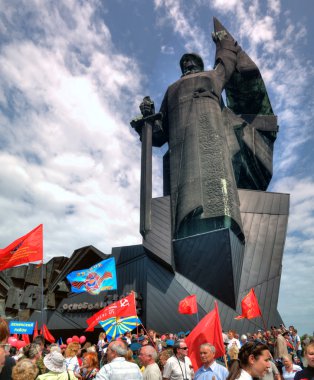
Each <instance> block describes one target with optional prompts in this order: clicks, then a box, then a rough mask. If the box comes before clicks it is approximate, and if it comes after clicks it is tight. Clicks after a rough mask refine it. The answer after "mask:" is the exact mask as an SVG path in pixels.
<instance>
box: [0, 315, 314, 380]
mask: <svg viewBox="0 0 314 380" xmlns="http://www.w3.org/2000/svg"><path fill="white" fill-rule="evenodd" d="M188 333H189V332H186V333H185V332H179V333H176V334H174V333H166V334H162V335H161V334H158V333H157V332H156V331H154V330H152V329H150V330H148V332H146V331H144V330H140V331H139V332H137V333H136V334H132V333H131V332H126V333H125V334H124V335H121V336H120V337H119V338H117V339H116V340H113V341H108V339H107V336H106V333H105V332H102V333H101V334H100V335H99V338H98V341H97V342H85V344H84V345H83V346H82V345H81V344H80V343H79V342H74V341H72V342H70V343H69V344H67V345H65V344H62V345H60V344H57V343H52V344H49V345H47V344H46V342H45V339H44V338H43V337H42V336H40V335H39V336H37V337H36V338H35V339H34V340H33V343H31V344H28V345H26V346H25V347H23V348H21V349H19V350H16V349H14V348H13V347H10V345H9V344H8V343H7V342H8V338H9V336H10V333H9V329H8V325H7V323H6V321H5V320H3V319H2V318H0V373H1V370H2V369H3V368H4V367H5V365H6V364H5V363H6V357H7V356H10V357H12V358H13V359H14V360H15V365H14V366H13V367H12V379H13V380H20V379H23V380H34V379H36V378H37V376H39V375H40V374H42V373H45V372H47V371H54V372H57V373H62V372H63V371H65V370H66V369H67V367H68V364H67V363H71V361H72V359H73V358H75V359H77V360H78V368H77V369H73V370H77V371H80V374H81V375H82V376H83V377H82V378H83V379H84V371H85V373H86V372H87V371H89V372H90V371H91V370H92V371H95V373H97V371H98V370H99V368H100V367H101V366H103V365H105V364H106V363H108V362H111V361H112V360H114V359H115V358H118V357H124V358H125V359H126V360H127V361H130V362H135V363H137V364H138V365H139V366H144V367H147V366H148V365H150V364H152V363H157V364H158V366H159V367H160V369H161V370H162V369H163V368H164V366H165V364H166V362H167V361H168V360H169V358H170V357H172V356H176V357H177V358H178V359H183V360H184V358H185V357H186V356H188V354H189V350H188V346H187V344H186V341H185V336H186V335H188ZM297 338H298V335H297V330H296V329H295V328H294V327H293V326H290V327H289V328H288V329H287V328H285V327H284V326H280V327H279V328H276V327H275V326H272V327H271V329H270V330H268V331H261V330H258V331H256V332H254V333H246V334H243V335H241V336H239V335H238V334H237V332H236V331H234V330H229V331H227V332H225V333H223V340H224V342H225V348H226V354H227V358H228V367H229V377H228V380H236V379H237V378H238V377H239V374H240V372H241V370H242V369H246V368H250V370H251V373H252V377H262V374H263V373H264V372H265V371H266V370H267V369H268V368H269V366H270V364H269V363H270V360H274V362H275V363H276V364H278V363H279V362H280V364H281V365H282V366H283V367H286V368H289V366H291V365H292V364H293V363H295V362H296V361H297V360H298V359H299V358H298V354H299V353H298V347H297V346H295V342H298V339H297ZM278 340H281V342H284V343H285V344H286V346H287V354H281V356H280V357H276V344H277V342H278ZM289 347H290V349H289V350H288V348H289ZM300 347H301V349H302V350H303V353H302V355H304V357H305V358H306V360H307V362H308V365H309V366H310V367H313V368H314V340H311V339H310V338H307V340H305V342H304V345H303V346H300ZM215 353H216V349H215V346H214V345H213V344H212V343H210V342H206V343H203V344H201V345H200V347H199V357H200V361H201V363H203V364H204V365H205V364H207V365H210V364H211V363H213V361H214V360H215Z"/></svg>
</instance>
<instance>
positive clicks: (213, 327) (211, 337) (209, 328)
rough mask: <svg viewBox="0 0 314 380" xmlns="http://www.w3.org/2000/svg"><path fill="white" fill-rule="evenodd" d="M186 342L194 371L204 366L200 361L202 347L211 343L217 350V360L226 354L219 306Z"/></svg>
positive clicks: (205, 318)
mask: <svg viewBox="0 0 314 380" xmlns="http://www.w3.org/2000/svg"><path fill="white" fill-rule="evenodd" d="M185 342H186V344H187V346H188V348H189V357H190V359H191V361H192V364H193V368H194V370H197V369H198V368H199V367H201V366H202V362H201V359H200V345H201V344H203V343H211V344H212V345H214V346H215V348H216V353H215V358H219V357H220V356H223V355H224V354H225V346H224V342H223V339H222V329H221V324H220V318H219V310H218V304H217V302H216V301H215V308H214V310H212V311H211V312H209V313H208V314H207V315H205V317H204V318H203V319H201V321H200V322H199V323H198V324H197V325H196V326H195V327H194V329H193V330H192V331H191V333H190V334H189V335H188V337H187V338H186V339H185Z"/></svg>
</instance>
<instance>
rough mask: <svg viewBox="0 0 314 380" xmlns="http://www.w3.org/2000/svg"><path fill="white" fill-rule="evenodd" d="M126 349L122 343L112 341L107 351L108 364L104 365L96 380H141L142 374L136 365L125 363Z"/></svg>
mask: <svg viewBox="0 0 314 380" xmlns="http://www.w3.org/2000/svg"><path fill="white" fill-rule="evenodd" d="M126 353H127V347H126V345H125V343H124V342H123V341H113V342H111V343H110V344H109V346H108V349H107V359H108V364H105V365H104V366H103V367H102V368H101V369H100V371H99V372H98V374H97V375H96V380H126V379H128V380H141V379H142V374H141V371H140V369H139V367H138V365H137V364H135V363H132V362H129V361H126V360H125V355H126Z"/></svg>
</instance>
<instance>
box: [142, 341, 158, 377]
mask: <svg viewBox="0 0 314 380" xmlns="http://www.w3.org/2000/svg"><path fill="white" fill-rule="evenodd" d="M138 357H139V359H140V362H141V364H142V365H143V366H144V367H145V371H144V372H143V380H162V377H161V372H160V369H159V367H158V365H157V364H156V359H157V352H156V350H155V349H154V347H152V346H150V345H147V346H144V347H142V348H141V350H140V353H139V356H138Z"/></svg>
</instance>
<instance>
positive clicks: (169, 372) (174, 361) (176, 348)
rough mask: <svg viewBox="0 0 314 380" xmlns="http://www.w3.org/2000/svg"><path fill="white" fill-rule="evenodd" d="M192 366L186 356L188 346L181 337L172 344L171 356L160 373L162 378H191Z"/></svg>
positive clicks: (175, 379)
mask: <svg viewBox="0 0 314 380" xmlns="http://www.w3.org/2000/svg"><path fill="white" fill-rule="evenodd" d="M193 374H194V372H193V367H192V362H191V360H190V358H189V357H188V347H187V345H186V343H185V341H184V340H183V339H181V340H178V341H176V342H175V343H174V345H173V356H171V357H170V358H169V359H168V360H167V362H166V364H165V366H164V370H163V373H162V378H163V380H191V379H192V378H193Z"/></svg>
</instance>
